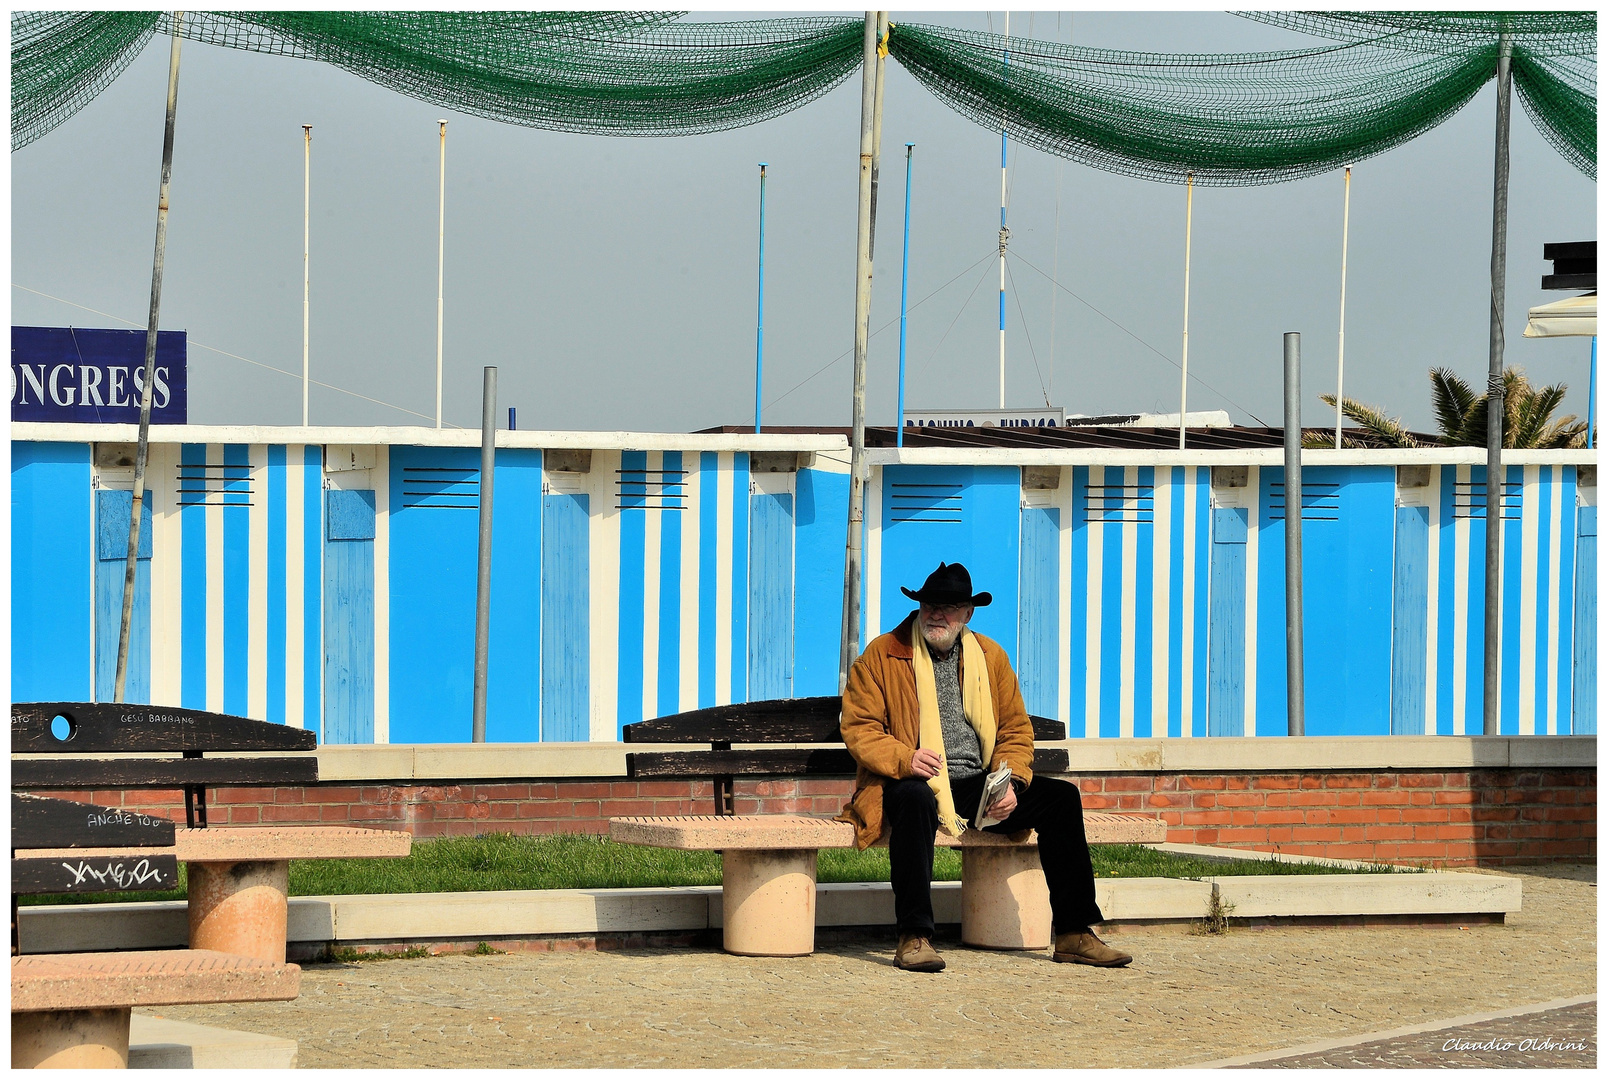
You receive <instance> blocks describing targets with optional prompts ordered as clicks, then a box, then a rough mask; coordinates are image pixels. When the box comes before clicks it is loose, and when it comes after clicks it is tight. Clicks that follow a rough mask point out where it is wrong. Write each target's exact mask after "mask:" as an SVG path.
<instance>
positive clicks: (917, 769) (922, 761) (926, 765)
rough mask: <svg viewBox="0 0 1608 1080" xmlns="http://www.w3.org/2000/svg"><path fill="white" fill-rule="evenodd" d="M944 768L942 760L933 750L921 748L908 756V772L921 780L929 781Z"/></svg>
mask: <svg viewBox="0 0 1608 1080" xmlns="http://www.w3.org/2000/svg"><path fill="white" fill-rule="evenodd" d="M943 767H944V759H943V757H942V756H940V755H939V754H938V752H937V751H935V750H928V749H927V748H926V747H922V748H921V749H919V750H917V751H916V752H915V753H914V754H912V755H911V756H910V771H911V772H913V773H915V774H916V775H917V776H919V777H921V778H922V779H923V780H931V779H932V778H933V777H935V776H937V775H938V770H939V769H941V768H943Z"/></svg>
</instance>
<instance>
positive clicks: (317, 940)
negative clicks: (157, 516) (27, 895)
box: [19, 845, 1522, 953]
mask: <svg viewBox="0 0 1608 1080" xmlns="http://www.w3.org/2000/svg"><path fill="white" fill-rule="evenodd" d="M1177 846H1182V845H1177ZM1210 850H1213V851H1221V850H1222V849H1210ZM1214 884H1215V885H1216V887H1217V888H1218V889H1219V891H1220V893H1221V895H1222V898H1223V899H1224V900H1226V901H1228V902H1230V903H1233V904H1234V912H1233V914H1234V915H1235V916H1238V917H1245V918H1256V917H1270V916H1273V917H1276V916H1288V917H1324V916H1334V917H1344V916H1357V915H1367V916H1374V915H1434V916H1443V915H1477V914H1486V915H1489V914H1507V913H1509V912H1516V911H1518V910H1519V909H1520V901H1521V894H1522V882H1520V881H1519V879H1518V878H1510V877H1500V876H1495V875H1489V874H1464V873H1456V872H1452V871H1438V872H1430V873H1424V874H1355V875H1353V874H1342V875H1332V876H1329V875H1322V876H1320V875H1312V876H1302V877H1229V876H1223V877H1212V878H1205V879H1200V880H1185V879H1172V878H1112V879H1101V880H1097V881H1096V882H1095V895H1096V898H1097V899H1098V901H1099V904H1100V908H1101V910H1102V911H1104V912H1105V914H1106V917H1107V920H1108V921H1110V922H1123V921H1137V920H1144V921H1167V920H1174V921H1190V920H1196V919H1200V918H1201V917H1203V916H1204V915H1205V913H1206V908H1207V905H1208V903H1209V902H1210V898H1211V892H1212V887H1213V885H1214ZM933 906H934V912H935V914H936V915H937V917H938V921H939V922H959V921H960V883H959V882H953V881H951V882H935V883H934V884H933ZM19 919H20V924H21V925H20V936H21V939H22V947H23V951H24V953H39V952H73V951H88V950H93V949H96V948H104V945H105V942H107V941H117V942H120V943H123V944H124V946H125V947H127V948H130V949H161V948H182V947H183V945H184V943H185V940H186V934H187V923H186V920H185V905H184V902H183V901H166V902H157V903H139V904H81V905H64V906H60V907H24V908H22V909H21V911H20V915H19ZM815 921H816V925H817V926H821V927H832V926H882V925H888V926H891V925H892V924H893V921H894V920H893V893H892V890H891V889H890V888H889V886H888V884H887V883H886V882H863V883H848V884H822V885H819V886H817V889H816V919H815ZM722 926H723V923H722V920H721V906H720V886H718V885H708V886H687V887H683V888H669V889H543V890H530V891H520V892H487V893H470V892H465V893H411V894H395V895H389V896H303V897H292V898H291V900H290V917H289V928H288V933H287V937H288V939H289V941H290V942H291V944H293V945H294V944H300V945H320V944H325V943H329V944H343V945H352V944H356V943H362V942H374V941H388V942H389V941H409V940H418V941H445V940H451V939H454V938H457V939H462V940H464V941H466V942H475V941H481V940H489V939H493V938H518V937H539V936H543V935H550V934H552V935H566V934H567V935H583V936H590V935H597V934H640V933H665V932H677V931H690V930H708V929H719V928H721V927H722Z"/></svg>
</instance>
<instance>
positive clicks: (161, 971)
mask: <svg viewBox="0 0 1608 1080" xmlns="http://www.w3.org/2000/svg"><path fill="white" fill-rule="evenodd" d="M300 987H301V968H299V967H298V966H296V965H295V964H285V963H273V962H270V961H265V960H258V959H254V958H251V957H245V956H233V955H230V954H228V953H223V952H216V951H212V950H207V949H181V950H167V951H160V952H107V953H76V954H72V955H65V956H64V955H45V956H13V957H12V958H11V1013H12V1017H11V1065H12V1068H38V1067H47V1068H125V1067H126V1066H127V1064H128V1041H129V1010H130V1009H131V1008H132V1007H134V1006H136V1005H138V1006H160V1005H200V1004H211V1003H217V1002H247V1001H291V1000H293V999H294V998H295V997H296V995H297V993H298V992H299V990H300Z"/></svg>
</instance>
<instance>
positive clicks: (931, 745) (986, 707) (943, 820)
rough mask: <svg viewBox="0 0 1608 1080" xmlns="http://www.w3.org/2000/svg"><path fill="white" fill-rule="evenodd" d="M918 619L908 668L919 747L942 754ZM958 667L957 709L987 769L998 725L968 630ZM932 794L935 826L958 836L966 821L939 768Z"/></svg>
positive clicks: (934, 683)
mask: <svg viewBox="0 0 1608 1080" xmlns="http://www.w3.org/2000/svg"><path fill="white" fill-rule="evenodd" d="M920 619H921V617H920V616H919V615H918V616H916V619H915V620H913V621H912V622H911V624H910V640H911V651H912V652H913V654H914V655H913V656H912V658H911V666H912V667H913V668H914V669H915V673H916V702H917V704H918V705H919V706H920V708H921V739H920V745H921V746H923V747H925V748H926V749H928V750H935V751H937V753H938V755H939V756H940V757H942V756H943V754H944V730H943V724H942V722H941V721H940V719H939V715H938V680H937V677H936V676H935V675H934V674H933V666H932V653H930V652H928V651H927V640H926V638H924V637H922V634H921V622H920ZM960 647H961V654H960V655H961V661H962V663H961V666H962V667H963V668H964V669H965V671H964V673H963V675H962V678H961V685H960V706H961V711H962V712H963V713H965V716H966V722H967V723H968V724H970V725H971V726H972V728H973V729H974V730H975V731H976V732H977V741H978V742H979V743H980V744H981V750H982V759H983V767H984V768H985V769H986V768H987V767H988V765H989V762H990V761H991V760H992V759H993V756H994V736H995V733H996V731H997V722H996V721H995V719H994V695H993V688H992V687H990V686H989V684H988V661H987V660H985V659H984V658H983V647H982V646H981V645H979V644H978V643H977V636H976V635H975V634H973V633H972V632H971V628H970V627H961V630H960ZM927 786H928V787H930V788H932V791H933V794H934V795H936V796H938V825H939V827H940V828H942V829H943V830H944V832H946V833H948V834H949V835H950V836H959V835H960V834H961V833H962V832H964V831H965V829H966V819H965V818H962V817H960V816H959V815H958V814H956V813H955V797H954V795H953V794H951V793H950V790H949V769H948V767H947V764H946V765H945V766H943V767H940V768H939V770H938V775H937V776H934V777H932V778H931V779H930V780H928V781H927Z"/></svg>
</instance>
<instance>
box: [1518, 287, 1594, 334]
mask: <svg viewBox="0 0 1608 1080" xmlns="http://www.w3.org/2000/svg"><path fill="white" fill-rule="evenodd" d="M1524 336H1525V337H1596V336H1597V294H1596V293H1587V294H1586V295H1585V296H1571V297H1568V298H1567V299H1564V300H1558V301H1555V302H1553V303H1550V304H1542V305H1541V306H1540V307H1533V308H1531V309H1530V324H1529V325H1528V326H1526V327H1525V328H1524Z"/></svg>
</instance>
